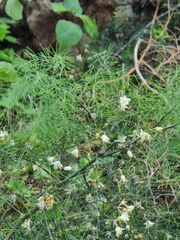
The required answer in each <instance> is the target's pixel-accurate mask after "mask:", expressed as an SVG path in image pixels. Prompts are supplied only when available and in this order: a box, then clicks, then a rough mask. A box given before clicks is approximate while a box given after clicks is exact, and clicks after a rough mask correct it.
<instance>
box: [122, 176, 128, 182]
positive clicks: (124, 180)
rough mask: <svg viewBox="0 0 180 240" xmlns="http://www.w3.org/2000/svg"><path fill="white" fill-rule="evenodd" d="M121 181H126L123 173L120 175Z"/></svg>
mask: <svg viewBox="0 0 180 240" xmlns="http://www.w3.org/2000/svg"><path fill="white" fill-rule="evenodd" d="M121 182H123V183H127V179H126V177H125V176H124V175H121Z"/></svg>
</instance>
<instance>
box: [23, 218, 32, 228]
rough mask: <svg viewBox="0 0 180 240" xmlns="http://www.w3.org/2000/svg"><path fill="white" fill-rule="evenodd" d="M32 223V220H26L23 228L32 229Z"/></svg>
mask: <svg viewBox="0 0 180 240" xmlns="http://www.w3.org/2000/svg"><path fill="white" fill-rule="evenodd" d="M31 223H32V221H31V219H28V220H27V219H26V220H25V221H24V223H23V224H22V227H23V228H29V227H30V225H31Z"/></svg>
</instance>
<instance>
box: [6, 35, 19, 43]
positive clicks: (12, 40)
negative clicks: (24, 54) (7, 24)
mask: <svg viewBox="0 0 180 240" xmlns="http://www.w3.org/2000/svg"><path fill="white" fill-rule="evenodd" d="M4 39H5V40H6V41H8V42H11V43H18V42H19V41H18V39H17V38H15V37H13V36H6V37H5V38H4Z"/></svg>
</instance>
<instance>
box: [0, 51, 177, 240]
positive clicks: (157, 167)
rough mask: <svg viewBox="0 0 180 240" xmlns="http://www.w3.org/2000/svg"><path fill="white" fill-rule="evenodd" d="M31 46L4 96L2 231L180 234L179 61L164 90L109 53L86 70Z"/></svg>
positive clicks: (3, 235) (72, 237) (34, 235)
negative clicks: (143, 80)
mask: <svg viewBox="0 0 180 240" xmlns="http://www.w3.org/2000/svg"><path fill="white" fill-rule="evenodd" d="M26 54H27V56H28V57H29V60H22V59H19V60H18V61H16V62H15V69H16V71H17V72H18V75H19V78H18V80H17V81H16V82H13V83H11V87H10V88H9V89H7V91H6V92H5V93H4V94H3V96H2V97H1V100H0V105H1V106H2V107H1V132H0V156H1V160H0V163H1V170H0V180H1V187H0V189H1V197H0V212H1V214H0V228H1V231H0V239H4V240H7V239H9V238H11V239H16V240H17V239H18V240H21V239H27V240H28V239H38V240H41V239H54V240H56V239H67V240H81V239H112V240H113V239H117V238H118V239H145V240H151V239H152V240H154V239H176V240H177V239H179V237H180V235H179V231H178V229H179V228H180V217H179V211H180V209H179V204H178V202H179V200H180V187H179V180H180V177H179V170H180V169H179V167H180V166H179V156H180V143H179V130H180V127H179V125H178V124H179V118H180V105H179V94H180V78H179V76H180V74H179V73H180V71H179V70H178V68H177V69H176V70H173V69H169V70H168V71H167V69H166V71H165V75H164V76H163V78H164V79H166V83H163V86H161V84H154V86H153V87H154V88H156V89H157V91H158V93H159V94H156V93H153V92H150V91H149V90H148V89H146V88H145V87H142V86H141V85H140V84H139V83H138V79H134V78H135V76H131V77H130V76H125V75H124V71H125V69H123V68H120V67H117V62H116V59H115V58H113V56H112V55H111V51H107V52H103V53H100V54H94V58H93V62H92V64H91V65H90V67H89V69H88V71H86V72H84V73H82V72H78V69H76V68H75V67H74V66H75V65H74V59H73V57H71V56H69V55H67V54H58V53H56V52H54V51H52V50H51V49H43V51H42V52H41V53H40V54H39V55H35V54H34V53H33V52H31V51H30V50H28V51H27V52H26ZM133 82H135V83H133Z"/></svg>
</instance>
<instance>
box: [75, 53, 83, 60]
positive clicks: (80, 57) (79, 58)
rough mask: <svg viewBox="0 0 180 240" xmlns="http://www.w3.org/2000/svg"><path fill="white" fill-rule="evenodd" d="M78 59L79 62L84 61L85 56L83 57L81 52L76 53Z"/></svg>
mask: <svg viewBox="0 0 180 240" xmlns="http://www.w3.org/2000/svg"><path fill="white" fill-rule="evenodd" d="M76 60H77V61H78V62H82V61H83V58H82V56H81V54H79V55H76Z"/></svg>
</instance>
